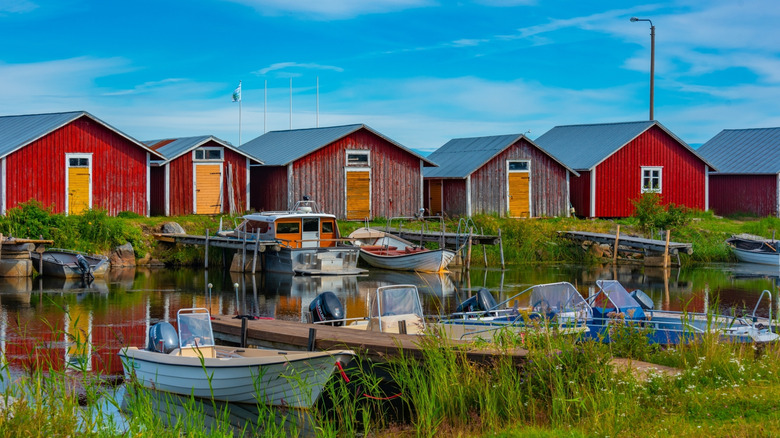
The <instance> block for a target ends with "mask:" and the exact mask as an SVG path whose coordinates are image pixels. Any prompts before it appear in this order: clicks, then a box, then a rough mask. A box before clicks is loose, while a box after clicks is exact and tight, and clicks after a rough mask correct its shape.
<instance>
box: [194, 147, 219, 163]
mask: <svg viewBox="0 0 780 438" xmlns="http://www.w3.org/2000/svg"><path fill="white" fill-rule="evenodd" d="M198 151H204V152H203V156H204V157H205V156H206V152H205V151H219V158H198V157H197V155H198V154H197V152H198ZM192 161H197V162H206V163H216V162H222V161H225V148H223V147H220V146H203V147H199V148H195V149H193V150H192Z"/></svg>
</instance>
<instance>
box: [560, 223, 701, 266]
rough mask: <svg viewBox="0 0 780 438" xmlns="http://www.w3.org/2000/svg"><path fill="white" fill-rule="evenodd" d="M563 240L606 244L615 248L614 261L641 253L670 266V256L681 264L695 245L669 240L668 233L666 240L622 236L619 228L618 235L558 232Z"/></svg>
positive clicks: (691, 252)
mask: <svg viewBox="0 0 780 438" xmlns="http://www.w3.org/2000/svg"><path fill="white" fill-rule="evenodd" d="M558 235H560V236H561V237H563V238H566V239H569V240H573V241H577V242H594V243H598V244H606V245H609V246H610V247H612V248H613V260H617V254H618V252H624V253H641V254H644V255H645V257H646V259H647V258H648V257H662V260H661V263H659V264H662V265H663V266H664V267H666V266H668V258H669V255H673V256H676V258H677V264H678V265H679V264H680V253H685V254H688V255H690V254H693V244H692V243H684V242H673V241H670V240H669V232H668V231H667V234H666V240H655V239H646V238H643V237H634V236H626V235H621V234H620V227H619V226H618V229H617V233H616V234H604V233H590V232H586V231H558Z"/></svg>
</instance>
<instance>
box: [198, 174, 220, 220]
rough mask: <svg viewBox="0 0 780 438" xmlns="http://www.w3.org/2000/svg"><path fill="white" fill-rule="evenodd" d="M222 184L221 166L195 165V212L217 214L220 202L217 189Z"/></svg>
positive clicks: (218, 189)
mask: <svg viewBox="0 0 780 438" xmlns="http://www.w3.org/2000/svg"><path fill="white" fill-rule="evenodd" d="M221 185H222V166H221V165H219V164H198V165H196V166H195V213H197V214H219V213H220V212H221V211H222V204H220V202H219V191H220V186H221Z"/></svg>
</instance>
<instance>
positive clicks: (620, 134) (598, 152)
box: [536, 120, 714, 170]
mask: <svg viewBox="0 0 780 438" xmlns="http://www.w3.org/2000/svg"><path fill="white" fill-rule="evenodd" d="M653 126H658V127H659V128H661V129H662V130H663V131H664V132H666V133H667V134H668V135H669V136H671V137H672V138H673V139H675V141H677V142H678V143H679V144H680V145H682V146H683V147H684V148H686V149H688V150H689V151H690V152H691V153H692V154H694V155H696V156H697V157H699V158H700V159H701V160H702V161H704V162H705V163H706V164H707V165H708V166H709V167H713V168H714V166H712V165H711V164H710V163H709V162H707V160H705V159H704V158H702V157H701V156H700V155H699V154H697V153H696V151H695V150H694V149H693V148H692V147H690V146H689V145H688V144H687V143H685V142H684V141H682V140H680V138H678V137H677V136H676V135H674V134H672V132H671V131H669V130H668V129H666V127H664V126H663V125H662V124H660V123H658V122H657V121H655V120H647V121H642V122H624V123H602V124H593V125H568V126H556V127H555V128H552V129H551V130H549V131H547V132H546V133H544V134H543V135H542V136H541V137H539V138H537V139H536V143H537V144H538V145H539V146H541V147H542V148H544V149H545V150H547V151H548V152H550V153H551V154H553V155H554V156H556V157H560V159H561V160H563V162H564V163H566V164H567V165H568V166H569V167H571V168H572V169H576V170H590V169H593V168H594V167H596V166H597V165H598V164H600V163H601V162H602V161H604V160H606V159H607V158H609V157H610V156H611V155H612V154H614V153H615V152H617V151H618V150H619V149H620V148H622V147H623V146H625V145H627V144H628V143H629V142H631V140H633V139H635V138H637V137H638V136H639V135H641V134H642V133H643V132H645V131H647V130H648V129H650V128H651V127H653Z"/></svg>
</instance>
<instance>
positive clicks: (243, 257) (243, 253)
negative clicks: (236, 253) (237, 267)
mask: <svg viewBox="0 0 780 438" xmlns="http://www.w3.org/2000/svg"><path fill="white" fill-rule="evenodd" d="M246 234H247V233H246V232H244V243H243V244H242V245H241V248H242V251H241V271H240V272H246Z"/></svg>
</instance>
